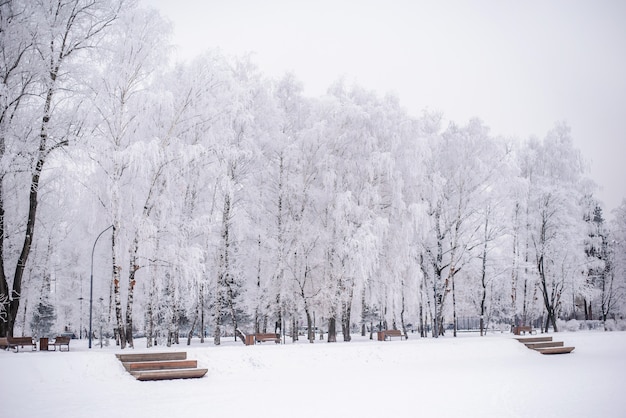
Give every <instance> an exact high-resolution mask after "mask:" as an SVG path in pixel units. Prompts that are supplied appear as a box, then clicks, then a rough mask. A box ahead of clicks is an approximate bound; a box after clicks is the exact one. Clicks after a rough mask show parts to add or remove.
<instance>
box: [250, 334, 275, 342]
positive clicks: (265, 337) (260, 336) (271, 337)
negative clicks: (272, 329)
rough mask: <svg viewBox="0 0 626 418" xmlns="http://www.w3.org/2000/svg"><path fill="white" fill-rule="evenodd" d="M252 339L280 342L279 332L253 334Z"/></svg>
mask: <svg viewBox="0 0 626 418" xmlns="http://www.w3.org/2000/svg"><path fill="white" fill-rule="evenodd" d="M254 341H256V342H257V343H262V342H265V341H274V342H275V343H276V344H279V343H280V334H276V333H269V334H254Z"/></svg>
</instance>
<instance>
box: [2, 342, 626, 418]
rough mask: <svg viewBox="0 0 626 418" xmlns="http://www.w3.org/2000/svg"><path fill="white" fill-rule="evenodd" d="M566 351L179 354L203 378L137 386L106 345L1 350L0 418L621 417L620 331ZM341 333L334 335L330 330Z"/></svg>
mask: <svg viewBox="0 0 626 418" xmlns="http://www.w3.org/2000/svg"><path fill="white" fill-rule="evenodd" d="M552 335H553V336H554V339H555V340H561V341H565V345H574V346H575V347H576V349H575V350H574V352H573V353H571V354H568V355H558V356H547V355H541V354H539V353H537V352H535V351H532V350H529V349H527V348H525V347H524V346H523V345H522V344H520V343H518V342H517V341H515V340H514V339H513V338H512V336H511V334H493V335H489V336H487V337H483V338H480V337H479V336H478V335H476V334H475V333H467V334H462V335H461V336H460V337H459V338H456V339H455V338H452V337H445V338H440V339H437V340H435V339H430V338H429V339H419V338H416V337H415V336H411V337H412V338H410V339H409V340H408V341H399V340H397V339H395V340H394V341H387V342H379V341H370V340H369V339H361V337H356V338H355V341H353V342H351V343H343V342H338V343H335V344H328V343H325V342H320V341H316V342H315V344H309V343H307V342H305V341H300V342H298V343H296V344H291V343H288V344H285V345H276V344H273V343H264V344H261V345H256V346H248V347H246V346H244V345H243V344H241V343H240V342H237V343H235V342H233V341H231V340H229V341H226V342H223V344H222V346H220V347H216V346H214V345H213V344H212V343H205V344H204V345H203V344H200V343H199V342H198V341H195V342H194V343H192V345H191V346H190V347H188V346H186V345H182V344H181V345H180V346H178V347H172V348H170V349H168V348H163V347H160V348H158V349H156V348H153V349H150V350H147V349H146V348H144V347H145V340H137V341H136V346H137V347H138V348H137V349H135V350H124V351H125V352H144V351H183V350H186V351H187V352H188V358H190V359H197V360H198V367H202V368H208V370H209V371H208V373H207V375H206V376H205V377H204V378H202V379H191V380H174V381H157V382H140V381H137V380H135V379H134V378H132V377H131V376H130V375H129V374H128V373H127V372H126V371H125V370H124V368H123V367H122V364H121V363H120V362H119V361H118V360H117V359H116V357H115V356H114V354H115V353H118V352H120V351H121V350H118V349H117V348H116V347H114V346H111V347H105V348H102V349H101V348H99V347H98V346H96V347H94V348H93V349H92V350H91V351H89V350H88V349H87V341H86V340H83V341H79V340H72V342H71V345H70V347H71V351H70V352H69V353H67V352H62V353H60V352H58V351H57V352H28V351H26V352H20V353H14V352H4V351H2V352H0V370H1V374H2V378H1V380H0V405H1V407H0V417H2V418H16V417H26V416H28V417H36V416H45V417H46V418H57V417H63V418H83V417H85V418H87V417H89V418H97V417H103V418H105V417H106V418H111V417H122V416H123V417H132V418H140V417H146V418H148V417H149V418H161V417H163V418H164V417H168V418H178V417H189V418H196V417H210V416H213V417H248V416H250V417H322V416H326V417H383V416H384V417H387V416H389V417H391V416H394V415H398V416H409V417H416V416H424V417H482V418H489V417H498V418H502V417H542V418H547V417H568V418H574V417H585V418H588V417H604V418H606V417H624V416H626V392H625V391H624V390H625V389H626V332H599V331H596V332H576V333H558V334H552ZM339 338H341V337H339Z"/></svg>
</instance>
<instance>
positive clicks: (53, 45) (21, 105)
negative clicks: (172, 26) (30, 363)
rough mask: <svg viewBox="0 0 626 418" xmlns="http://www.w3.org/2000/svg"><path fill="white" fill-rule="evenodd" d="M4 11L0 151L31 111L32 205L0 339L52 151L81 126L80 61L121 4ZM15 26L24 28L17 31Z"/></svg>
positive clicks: (26, 133) (11, 319)
mask: <svg viewBox="0 0 626 418" xmlns="http://www.w3.org/2000/svg"><path fill="white" fill-rule="evenodd" d="M31 6H32V7H31ZM0 7H2V12H1V14H2V15H1V19H2V20H3V23H5V22H6V23H7V24H8V25H9V26H10V27H11V28H10V29H11V30H9V31H8V35H6V34H7V32H6V31H4V30H3V31H2V41H1V42H2V47H3V55H4V52H5V51H7V52H8V51H10V53H9V54H7V55H5V57H4V58H3V64H2V65H3V68H2V73H3V74H2V76H3V83H4V85H3V88H8V90H7V91H8V94H7V96H6V98H7V99H8V100H6V101H5V99H4V97H3V109H2V112H3V114H2V117H3V119H4V118H6V117H8V118H9V119H8V120H3V121H2V127H1V129H2V133H1V134H0V137H2V141H3V142H4V144H0V148H3V150H2V151H1V152H2V153H3V155H2V157H3V159H4V157H5V155H4V153H6V149H7V148H6V146H7V144H6V141H7V139H8V138H7V137H6V134H5V129H6V127H8V123H9V121H11V120H12V121H17V120H18V119H16V117H17V116H18V115H17V114H18V112H19V113H22V110H24V111H25V112H31V111H32V112H34V113H30V114H29V116H28V119H31V120H29V122H30V123H28V125H22V129H21V131H22V133H21V134H20V135H19V137H20V139H21V141H22V143H23V144H28V148H27V149H25V150H24V151H26V153H25V155H27V161H24V162H25V165H26V167H27V169H26V172H27V173H28V180H27V184H28V187H26V188H25V190H28V199H27V201H28V205H27V209H26V210H25V215H21V216H20V217H21V218H22V219H25V221H24V225H25V228H24V239H23V241H22V243H21V244H20V247H21V250H20V251H19V256H18V257H17V260H16V267H15V270H14V274H13V283H12V290H11V293H10V295H9V306H8V310H7V314H8V315H7V322H6V323H3V325H1V327H2V328H1V329H0V334H2V335H12V333H13V327H14V324H15V315H16V314H17V310H18V308H19V301H20V296H19V295H20V293H21V287H22V279H23V276H24V271H25V268H26V265H27V262H28V258H29V255H30V250H31V246H32V243H33V239H34V236H35V226H36V219H37V209H38V204H39V199H40V196H39V193H38V192H39V187H40V183H41V181H42V173H43V170H44V167H45V166H46V163H47V161H48V159H49V157H50V155H51V154H52V153H54V151H55V150H57V149H59V148H62V147H65V146H67V145H69V144H70V142H73V141H75V140H76V138H77V137H79V136H80V134H81V127H82V121H81V120H77V119H75V117H76V116H80V115H81V113H80V112H77V109H78V108H77V106H79V104H80V100H79V99H77V97H76V96H77V95H76V94H75V93H77V91H73V90H75V89H73V88H72V87H71V86H72V85H75V84H73V83H74V82H75V79H73V77H76V76H77V75H78V74H80V71H81V67H80V65H84V63H85V62H84V61H81V59H82V58H84V51H86V50H88V49H90V48H94V47H96V46H97V44H98V42H99V40H100V39H101V37H102V36H103V35H104V34H105V32H106V31H107V29H108V28H109V26H111V24H112V23H113V22H114V20H115V19H116V17H117V15H118V13H119V10H120V7H121V5H120V4H119V3H118V2H115V1H109V0H106V1H105V0H102V1H99V0H98V1H84V0H72V1H66V2H62V1H52V0H50V1H48V0H42V1H40V2H37V3H35V4H31V3H28V2H21V1H10V2H4V3H2V5H1V6H0ZM16 25H17V26H16ZM18 26H20V28H19V29H18V30H17V31H16V32H13V29H17V27H18ZM78 84H79V85H80V83H78ZM32 88H36V89H37V90H36V92H35V96H34V98H32V101H31V103H32V105H33V107H30V106H25V105H26V103H25V102H23V101H22V100H23V98H24V97H25V94H29V95H30V93H32V92H33V90H31V89H32ZM3 96H4V95H3ZM29 101H30V100H29ZM35 115H36V116H35ZM25 116H26V115H25ZM35 117H37V118H38V119H39V121H38V122H37V123H36V124H34V120H33V119H32V118H35ZM27 126H37V130H36V132H35V131H33V130H29V129H23V128H26V127H27ZM3 174H4V173H3ZM3 177H4V175H3ZM3 180H4V179H3ZM3 198H4V195H3V194H2V195H0V199H3ZM2 205H3V206H4V204H3V203H2ZM2 228H4V223H3V224H2ZM1 232H4V231H1ZM0 235H4V234H0ZM0 244H3V243H0ZM1 246H2V245H0V247H1ZM3 256H4V254H3ZM4 264H5V263H4V260H3V265H2V266H1V267H2V268H0V270H1V271H2V275H3V277H1V278H0V283H1V284H0V293H2V294H5V295H6V294H8V289H9V285H8V282H7V278H6V276H5V267H6V266H5V265H4Z"/></svg>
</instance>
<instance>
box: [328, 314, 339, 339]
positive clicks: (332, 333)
mask: <svg viewBox="0 0 626 418" xmlns="http://www.w3.org/2000/svg"><path fill="white" fill-rule="evenodd" d="M327 341H328V342H329V343H336V342H337V320H336V319H335V315H332V316H331V317H330V318H328V340H327Z"/></svg>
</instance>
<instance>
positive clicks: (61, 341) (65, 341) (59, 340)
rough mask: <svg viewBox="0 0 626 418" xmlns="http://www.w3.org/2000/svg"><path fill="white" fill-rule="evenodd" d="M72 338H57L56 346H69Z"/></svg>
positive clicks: (55, 340)
mask: <svg viewBox="0 0 626 418" xmlns="http://www.w3.org/2000/svg"><path fill="white" fill-rule="evenodd" d="M69 343H70V337H56V338H55V339H54V344H69Z"/></svg>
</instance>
